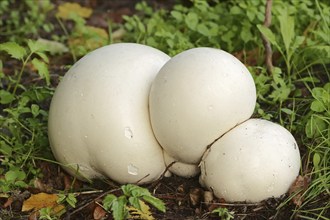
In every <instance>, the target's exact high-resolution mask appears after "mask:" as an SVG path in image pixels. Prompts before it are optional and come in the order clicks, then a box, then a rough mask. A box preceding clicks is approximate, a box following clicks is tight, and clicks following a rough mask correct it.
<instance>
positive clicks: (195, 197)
mask: <svg viewBox="0 0 330 220" xmlns="http://www.w3.org/2000/svg"><path fill="white" fill-rule="evenodd" d="M202 196H203V190H202V189H201V188H194V189H191V190H190V192H189V198H190V202H191V205H193V206H196V205H199V203H200V202H201V199H202Z"/></svg>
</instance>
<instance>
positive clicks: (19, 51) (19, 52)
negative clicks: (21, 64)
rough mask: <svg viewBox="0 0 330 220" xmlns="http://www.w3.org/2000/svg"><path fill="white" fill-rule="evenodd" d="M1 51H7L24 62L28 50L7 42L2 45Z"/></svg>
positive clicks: (0, 45)
mask: <svg viewBox="0 0 330 220" xmlns="http://www.w3.org/2000/svg"><path fill="white" fill-rule="evenodd" d="M0 50H3V51H6V52H7V53H8V54H9V55H10V56H11V57H13V58H15V59H18V60H23V58H24V56H25V55H26V50H25V48H24V47H21V46H20V45H18V44H17V43H15V42H6V43H3V44H0Z"/></svg>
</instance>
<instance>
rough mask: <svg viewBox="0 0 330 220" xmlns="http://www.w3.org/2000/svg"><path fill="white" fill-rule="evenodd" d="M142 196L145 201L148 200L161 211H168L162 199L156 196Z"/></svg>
mask: <svg viewBox="0 0 330 220" xmlns="http://www.w3.org/2000/svg"><path fill="white" fill-rule="evenodd" d="M142 198H143V200H144V201H146V202H148V203H149V204H151V205H152V206H154V207H155V208H156V209H158V210H159V211H161V212H166V207H165V204H164V202H163V201H162V200H160V199H158V198H156V197H154V196H143V197H142Z"/></svg>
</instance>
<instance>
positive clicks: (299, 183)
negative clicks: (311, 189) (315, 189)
mask: <svg viewBox="0 0 330 220" xmlns="http://www.w3.org/2000/svg"><path fill="white" fill-rule="evenodd" d="M310 182H311V178H310V177H309V176H298V177H297V178H296V180H295V181H294V183H293V184H292V185H291V187H290V189H289V194H290V195H293V194H294V196H293V197H292V202H293V203H294V204H295V205H297V206H301V204H302V202H303V201H304V198H303V196H302V195H303V193H304V191H306V189H307V188H308V186H309V184H310Z"/></svg>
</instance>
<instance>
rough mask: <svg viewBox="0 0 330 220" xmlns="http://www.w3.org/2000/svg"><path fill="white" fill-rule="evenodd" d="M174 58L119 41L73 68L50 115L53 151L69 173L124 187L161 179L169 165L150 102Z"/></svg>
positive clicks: (56, 96)
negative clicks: (162, 70)
mask: <svg viewBox="0 0 330 220" xmlns="http://www.w3.org/2000/svg"><path fill="white" fill-rule="evenodd" d="M169 59H170V57H169V56H167V55H166V54H164V53H163V52H161V51H159V50H157V49H154V48H151V47H148V46H144V45H139V44H133V43H119V44H113V45H110V46H105V47H102V48H99V49H97V50H95V51H93V52H91V53H89V54H87V55H86V56H85V57H83V58H82V59H80V60H79V61H78V62H77V63H76V64H75V65H74V66H72V68H71V69H70V70H69V71H68V72H67V73H66V74H65V76H64V77H63V79H62V81H61V82H60V84H59V86H58V87H57V89H56V91H55V94H54V97H53V99H52V103H51V107H50V112H49V140H50V144H51V147H52V151H53V153H54V156H55V157H56V159H57V160H58V161H59V162H61V163H62V164H63V165H64V168H65V169H66V170H67V171H69V172H70V173H71V174H74V175H75V174H79V176H80V177H81V178H88V179H90V178H95V177H101V176H107V177H109V178H111V179H112V180H114V181H117V182H119V183H136V182H137V181H140V182H139V183H140V184H141V183H146V182H151V181H153V180H155V179H157V178H159V176H160V175H161V174H162V172H163V171H164V170H165V164H164V158H163V152H162V148H161V147H160V146H159V144H158V142H157V141H156V139H155V137H154V135H153V131H152V129H151V124H150V120H149V109H148V101H149V100H148V98H149V91H150V87H151V83H152V81H153V80H154V78H155V76H156V74H157V73H158V71H159V69H160V68H161V67H162V66H163V65H164V63H165V62H167V61H168V60H169ZM77 167H79V169H77ZM77 172H78V173H77Z"/></svg>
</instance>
